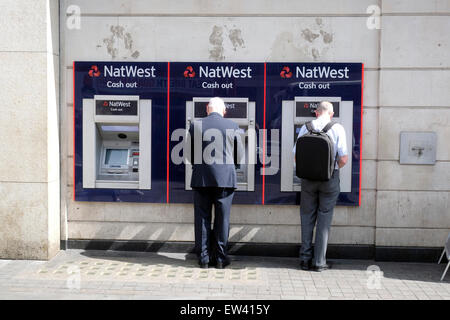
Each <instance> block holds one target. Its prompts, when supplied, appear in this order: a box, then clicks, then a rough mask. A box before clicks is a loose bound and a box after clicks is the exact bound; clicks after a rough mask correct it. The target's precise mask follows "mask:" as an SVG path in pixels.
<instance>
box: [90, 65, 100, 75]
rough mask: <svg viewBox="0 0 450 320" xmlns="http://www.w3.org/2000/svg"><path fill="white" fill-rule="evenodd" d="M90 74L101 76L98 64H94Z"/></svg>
mask: <svg viewBox="0 0 450 320" xmlns="http://www.w3.org/2000/svg"><path fill="white" fill-rule="evenodd" d="M89 76H91V77H98V76H100V70H98V67H97V66H92V67H91V70H89Z"/></svg>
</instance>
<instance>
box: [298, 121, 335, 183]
mask: <svg viewBox="0 0 450 320" xmlns="http://www.w3.org/2000/svg"><path fill="white" fill-rule="evenodd" d="M334 124H336V122H329V123H328V124H327V125H326V126H325V127H324V128H323V129H322V131H314V130H313V128H312V124H311V121H309V122H307V123H306V124H305V125H306V129H308V132H307V133H306V134H304V135H303V136H301V137H300V138H298V139H297V144H296V147H295V164H296V172H295V173H296V175H297V177H299V178H304V179H308V180H314V181H328V180H330V178H331V175H332V174H333V171H334V166H335V161H334V160H335V159H336V158H337V157H335V156H334V155H335V151H334V143H333V140H331V138H330V136H329V135H328V134H327V131H328V130H330V129H331V127H332V126H333V125H334Z"/></svg>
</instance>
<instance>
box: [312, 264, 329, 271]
mask: <svg viewBox="0 0 450 320" xmlns="http://www.w3.org/2000/svg"><path fill="white" fill-rule="evenodd" d="M329 269H331V264H329V263H326V264H324V265H323V266H319V267H318V266H314V271H316V272H322V271H325V270H329Z"/></svg>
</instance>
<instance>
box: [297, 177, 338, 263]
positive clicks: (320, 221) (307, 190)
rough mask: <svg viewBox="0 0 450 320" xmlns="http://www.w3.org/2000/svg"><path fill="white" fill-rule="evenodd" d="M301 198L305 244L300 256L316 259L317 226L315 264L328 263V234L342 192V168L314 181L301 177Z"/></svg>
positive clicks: (303, 259)
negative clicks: (340, 177) (320, 179)
mask: <svg viewBox="0 0 450 320" xmlns="http://www.w3.org/2000/svg"><path fill="white" fill-rule="evenodd" d="M301 183H302V191H301V196H300V197H301V198H300V220H301V230H302V245H301V248H300V260H302V261H311V260H312V259H313V246H312V240H313V233H314V227H315V226H316V223H317V226H316V238H315V241H314V260H313V261H312V262H313V265H315V266H319V267H320V266H323V265H325V264H326V258H325V256H326V254H327V245H328V234H329V232H330V227H331V221H332V219H333V210H334V206H335V205H336V201H337V198H338V196H339V191H340V188H339V170H334V172H333V175H332V177H331V179H330V180H328V181H311V180H306V179H302V182H301Z"/></svg>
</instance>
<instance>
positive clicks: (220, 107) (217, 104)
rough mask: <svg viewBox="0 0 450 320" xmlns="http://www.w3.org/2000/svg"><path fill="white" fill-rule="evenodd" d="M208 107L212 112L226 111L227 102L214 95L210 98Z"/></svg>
mask: <svg viewBox="0 0 450 320" xmlns="http://www.w3.org/2000/svg"><path fill="white" fill-rule="evenodd" d="M208 108H210V110H211V112H218V113H224V112H225V102H224V101H223V99H221V98H219V97H214V98H211V99H209V103H208Z"/></svg>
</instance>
